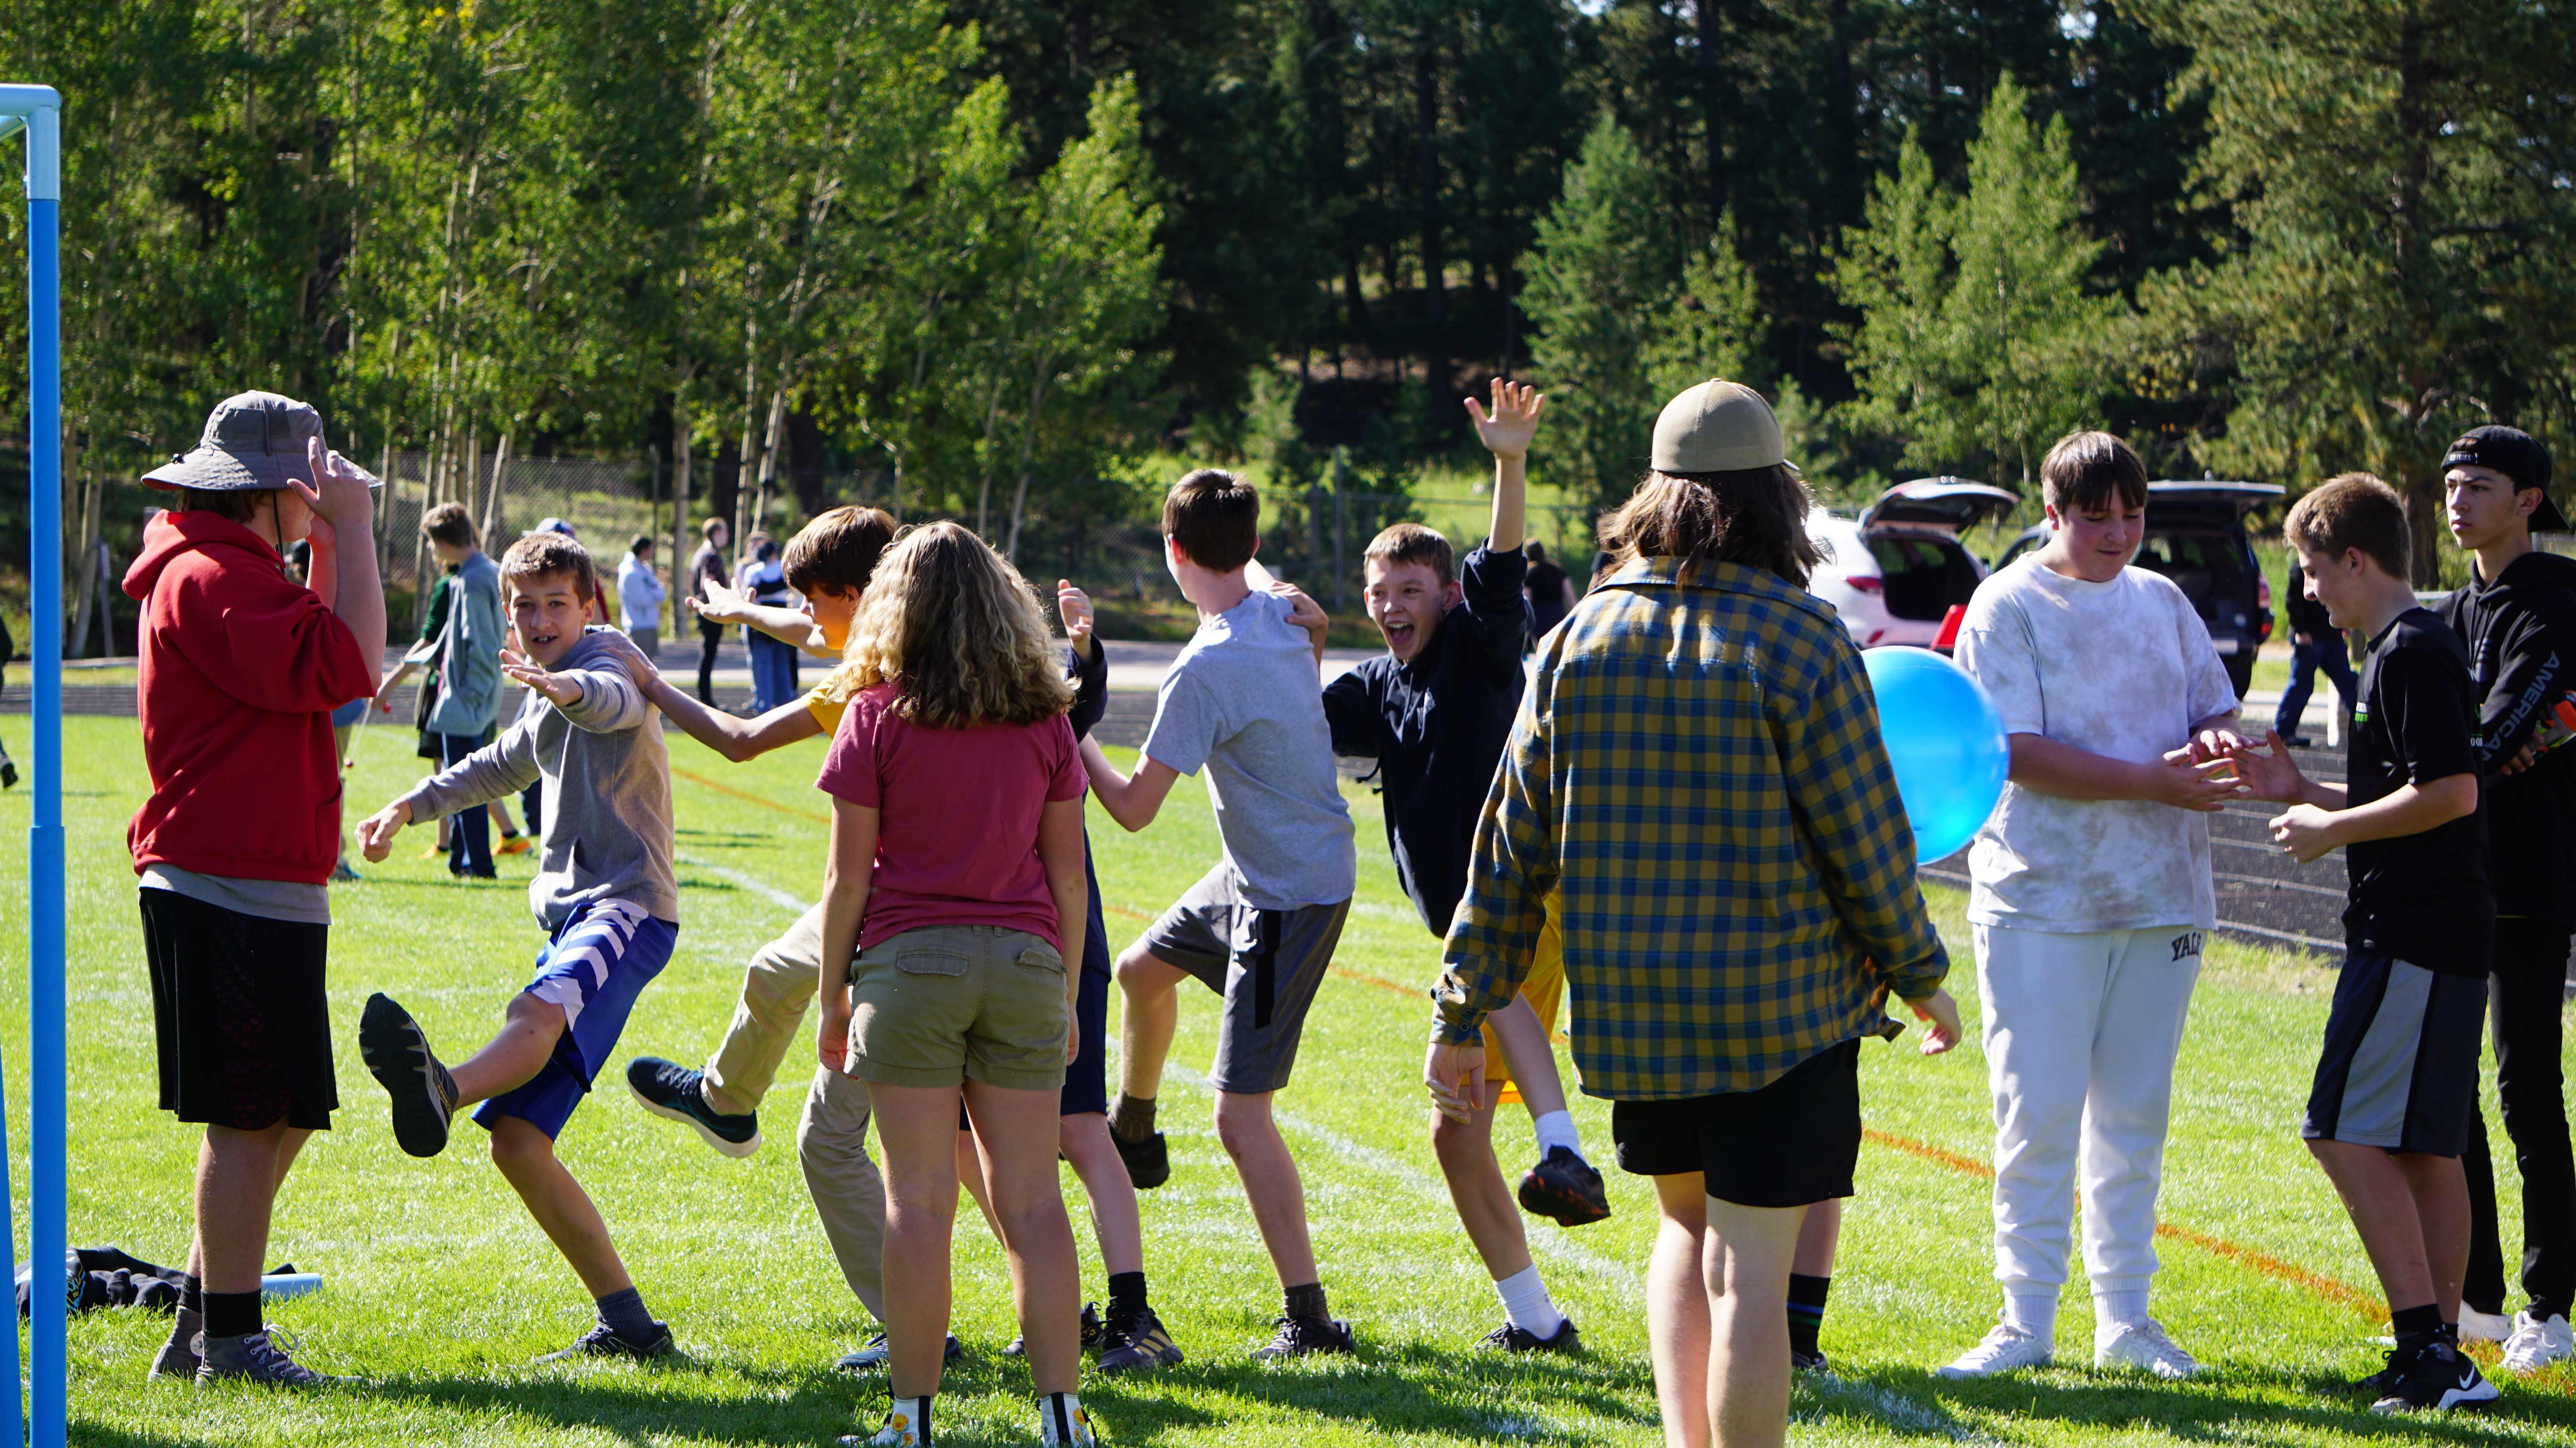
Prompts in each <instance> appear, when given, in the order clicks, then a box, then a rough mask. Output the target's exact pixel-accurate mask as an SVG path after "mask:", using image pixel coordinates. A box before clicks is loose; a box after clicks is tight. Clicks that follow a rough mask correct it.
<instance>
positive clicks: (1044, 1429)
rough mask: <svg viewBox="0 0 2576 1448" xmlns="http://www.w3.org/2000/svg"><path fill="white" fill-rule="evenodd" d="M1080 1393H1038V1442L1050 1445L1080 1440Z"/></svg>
mask: <svg viewBox="0 0 2576 1448" xmlns="http://www.w3.org/2000/svg"><path fill="white" fill-rule="evenodd" d="M1081 1426H1082V1395H1081V1394H1080V1393H1040V1394H1038V1442H1040V1443H1041V1444H1046V1445H1049V1448H1052V1445H1054V1444H1059V1443H1079V1442H1081V1441H1082V1435H1081V1433H1080V1431H1079V1430H1080V1428H1081Z"/></svg>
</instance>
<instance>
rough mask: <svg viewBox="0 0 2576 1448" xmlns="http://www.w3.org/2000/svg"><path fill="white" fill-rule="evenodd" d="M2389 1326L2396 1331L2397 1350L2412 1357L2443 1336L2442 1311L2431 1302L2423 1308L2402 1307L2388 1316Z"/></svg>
mask: <svg viewBox="0 0 2576 1448" xmlns="http://www.w3.org/2000/svg"><path fill="white" fill-rule="evenodd" d="M2388 1325H2389V1326H2390V1327H2391V1328H2393V1329H2395V1330H2396V1333H2397V1350H2398V1351H2399V1352H2402V1353H2405V1354H2407V1355H2409V1356H2412V1355H2414V1354H2416V1353H2419V1352H2422V1351H2423V1350H2424V1349H2425V1348H2427V1347H2429V1346H2431V1345H2432V1343H2433V1341H2434V1340H2435V1339H2436V1338H2438V1337H2440V1336H2441V1335H2442V1309H2441V1308H2440V1307H2439V1306H2437V1305H2435V1304H2433V1303H2430V1302H2427V1303H2425V1304H2424V1305H2423V1306H2421V1307H2401V1308H2399V1309H2397V1310H2396V1311H2395V1312H2392V1313H2390V1314H2388Z"/></svg>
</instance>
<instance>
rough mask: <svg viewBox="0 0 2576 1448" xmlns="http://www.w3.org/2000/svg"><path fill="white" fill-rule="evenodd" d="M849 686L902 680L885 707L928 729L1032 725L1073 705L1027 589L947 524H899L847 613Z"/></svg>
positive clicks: (1012, 571)
mask: <svg viewBox="0 0 2576 1448" xmlns="http://www.w3.org/2000/svg"><path fill="white" fill-rule="evenodd" d="M847 657H848V659H849V662H848V663H846V664H844V665H843V666H842V673H843V674H845V675H847V676H848V681H849V685H850V687H851V688H852V689H853V690H856V689H864V688H868V687H870V686H872V685H875V684H881V683H885V682H887V681H888V680H892V681H893V682H895V683H897V684H899V685H901V686H902V696H901V697H900V698H898V699H897V700H896V701H895V705H894V711H895V712H896V713H897V714H900V715H902V716H903V717H904V718H906V719H910V720H911V721H913V722H914V723H916V724H920V725H923V726H925V727H927V728H931V729H963V728H965V727H966V726H968V725H970V724H985V723H990V724H1034V723H1036V722H1037V721H1039V720H1041V719H1044V718H1047V717H1048V716H1050V715H1054V714H1061V713H1063V712H1064V711H1065V710H1066V709H1068V708H1071V707H1072V705H1073V689H1072V687H1071V686H1069V685H1067V684H1066V683H1065V681H1064V667H1063V665H1062V663H1060V662H1059V661H1058V659H1057V657H1056V646H1055V640H1054V639H1053V638H1052V637H1050V636H1049V635H1048V633H1047V626H1046V621H1045V619H1044V617H1043V615H1041V614H1040V613H1039V612H1038V596H1037V591H1036V590H1035V589H1033V588H1031V587H1029V581H1028V580H1027V579H1025V578H1022V577H1021V576H1020V571H1019V570H1018V569H1016V568H1013V567H1012V566H1011V565H1010V562H1009V560H1007V559H1005V558H1003V557H1002V555H1001V554H999V553H996V552H994V551H993V549H992V546H991V545H990V544H988V543H986V542H985V541H984V540H983V539H981V538H978V537H976V536H975V535H974V533H972V532H971V531H969V530H967V529H966V528H963V527H961V526H959V525H957V524H955V523H930V524H926V525H924V526H922V527H919V528H914V529H912V530H910V531H908V532H906V533H905V534H904V535H903V536H902V537H900V538H897V539H896V540H895V544H894V546H893V547H892V548H889V549H887V550H886V551H885V555H884V556H883V557H881V558H879V559H878V560H877V567H876V575H875V577H874V578H872V579H871V580H870V581H869V583H868V591H867V593H866V594H865V595H864V596H863V597H862V599H861V601H860V603H859V611H858V614H857V616H856V617H854V618H853V619H852V620H851V621H850V644H849V648H848V651H847Z"/></svg>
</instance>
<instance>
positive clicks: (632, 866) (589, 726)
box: [403, 638, 680, 931]
mask: <svg viewBox="0 0 2576 1448" xmlns="http://www.w3.org/2000/svg"><path fill="white" fill-rule="evenodd" d="M555 674H556V676H557V677H559V678H569V679H571V680H572V681H573V682H575V683H577V684H579V685H580V686H581V697H580V698H579V699H576V700H574V701H573V702H572V703H570V704H568V705H564V706H561V707H558V706H556V705H554V704H551V703H549V702H547V700H546V698H545V696H543V695H541V694H539V693H537V692H536V691H535V690H533V689H531V690H529V691H528V695H527V701H526V703H525V704H524V705H522V706H521V708H520V710H519V717H518V718H517V719H516V720H514V721H513V722H512V723H511V725H510V727H509V728H508V729H506V730H504V731H503V732H502V734H501V737H500V738H499V739H496V740H494V741H493V742H492V743H490V744H487V745H485V746H484V747H483V748H481V749H478V750H475V751H474V752H473V753H472V754H469V755H467V756H466V757H465V758H463V759H460V760H458V761H457V762H456V763H455V764H453V765H451V766H449V767H448V768H447V769H445V770H443V771H441V772H440V773H439V774H438V775H437V776H436V777H435V778H432V779H425V780H422V781H421V782H420V784H419V785H417V786H416V787H414V788H413V790H412V792H411V793H409V794H407V795H405V796H403V799H404V802H405V803H407V804H409V805H410V806H411V813H412V818H414V819H430V818H434V817H436V816H438V815H445V814H454V813H456V812H457V811H458V810H463V809H471V808H473V807H474V806H476V805H478V804H488V803H490V802H491V801H493V800H496V799H499V798H501V797H502V796H503V795H506V794H514V793H516V792H518V791H519V790H522V789H525V788H527V787H528V785H529V784H531V783H533V782H535V781H537V780H539V779H543V780H544V781H545V802H544V817H545V830H544V833H543V834H542V835H540V836H539V838H538V841H537V850H538V862H537V876H536V878H535V879H533V880H530V881H529V882H528V906H529V908H530V909H532V910H534V911H535V912H536V914H537V919H538V920H539V921H541V922H543V923H544V925H545V927H546V929H547V930H549V931H552V930H554V929H556V928H558V927H560V926H561V925H562V924H563V923H564V922H565V921H566V920H568V919H570V918H572V915H573V913H574V912H575V911H577V910H579V909H581V908H582V907H583V906H585V905H589V904H591V903H593V902H595V901H601V900H625V901H628V902H630V903H633V904H635V905H639V906H642V907H643V908H644V909H645V910H646V911H648V912H650V913H651V914H652V915H653V916H654V918H656V919H660V920H669V921H674V922H676V921H678V920H679V918H680V887H679V883H678V881H676V880H675V879H674V878H673V877H672V874H671V760H670V756H669V754H667V753H665V752H664V750H663V748H662V730H661V727H660V724H659V722H658V721H657V720H656V719H655V718H654V715H655V713H656V712H657V711H656V710H655V709H654V708H653V706H652V705H651V704H649V703H647V702H646V701H645V699H644V695H643V693H642V691H641V690H639V689H637V688H636V687H635V683H634V681H633V680H631V679H629V678H627V676H626V673H625V671H624V670H622V669H620V668H618V667H617V666H616V665H615V664H613V663H611V662H609V661H608V658H607V654H606V651H605V649H604V648H603V647H602V646H601V645H600V644H598V643H596V642H593V641H592V640H591V639H589V638H582V639H579V640H576V641H575V642H574V644H573V646H572V648H571V650H570V651H569V652H567V653H566V654H565V655H564V657H563V661H562V662H561V663H559V664H557V665H556V666H555Z"/></svg>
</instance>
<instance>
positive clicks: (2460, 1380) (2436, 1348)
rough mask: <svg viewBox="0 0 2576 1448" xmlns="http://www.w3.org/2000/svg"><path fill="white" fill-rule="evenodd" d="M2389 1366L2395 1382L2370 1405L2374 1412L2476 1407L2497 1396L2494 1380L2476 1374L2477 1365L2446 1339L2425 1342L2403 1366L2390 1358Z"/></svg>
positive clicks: (2447, 1409)
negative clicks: (2412, 1358) (2394, 1376)
mask: <svg viewBox="0 0 2576 1448" xmlns="http://www.w3.org/2000/svg"><path fill="white" fill-rule="evenodd" d="M2389 1366H2390V1367H2391V1368H2392V1369H2394V1370H2395V1373H2396V1382H2395V1383H2394V1384H2392V1385H2391V1386H2390V1388H2389V1389H2388V1394H2387V1396H2385V1397H2383V1398H2381V1399H2380V1400H2379V1401H2378V1402H2375V1403H2373V1404H2371V1405H2370V1411H2372V1412H2374V1413H2381V1414H2396V1413H2416V1412H2426V1411H2438V1412H2449V1411H2451V1410H2452V1409H2455V1408H2467V1409H2472V1410H2476V1409H2483V1408H2485V1407H2486V1406H2487V1405H2488V1404H2489V1403H2492V1402H2494V1401H2495V1400H2496V1397H2497V1393H2496V1389H2495V1384H2493V1383H2491V1382H2488V1381H2487V1380H2486V1379H2485V1378H2484V1377H2482V1376H2480V1375H2479V1373H2478V1365H2477V1364H2476V1363H2473V1362H2471V1361H2469V1360H2468V1359H2467V1358H2465V1357H2462V1356H2461V1355H2460V1350H2459V1349H2458V1348H2455V1347H2453V1346H2451V1345H2450V1344H2449V1343H2447V1342H2439V1341H2436V1342H2432V1343H2428V1344H2426V1345H2425V1347H2424V1349H2423V1350H2422V1351H2420V1352H2418V1353H2416V1354H2415V1357H2414V1360H2413V1361H2411V1362H2408V1363H2407V1364H2406V1365H2405V1366H2403V1367H2399V1366H2398V1365H2397V1364H2396V1363H2394V1362H2392V1363H2390V1364H2389Z"/></svg>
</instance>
